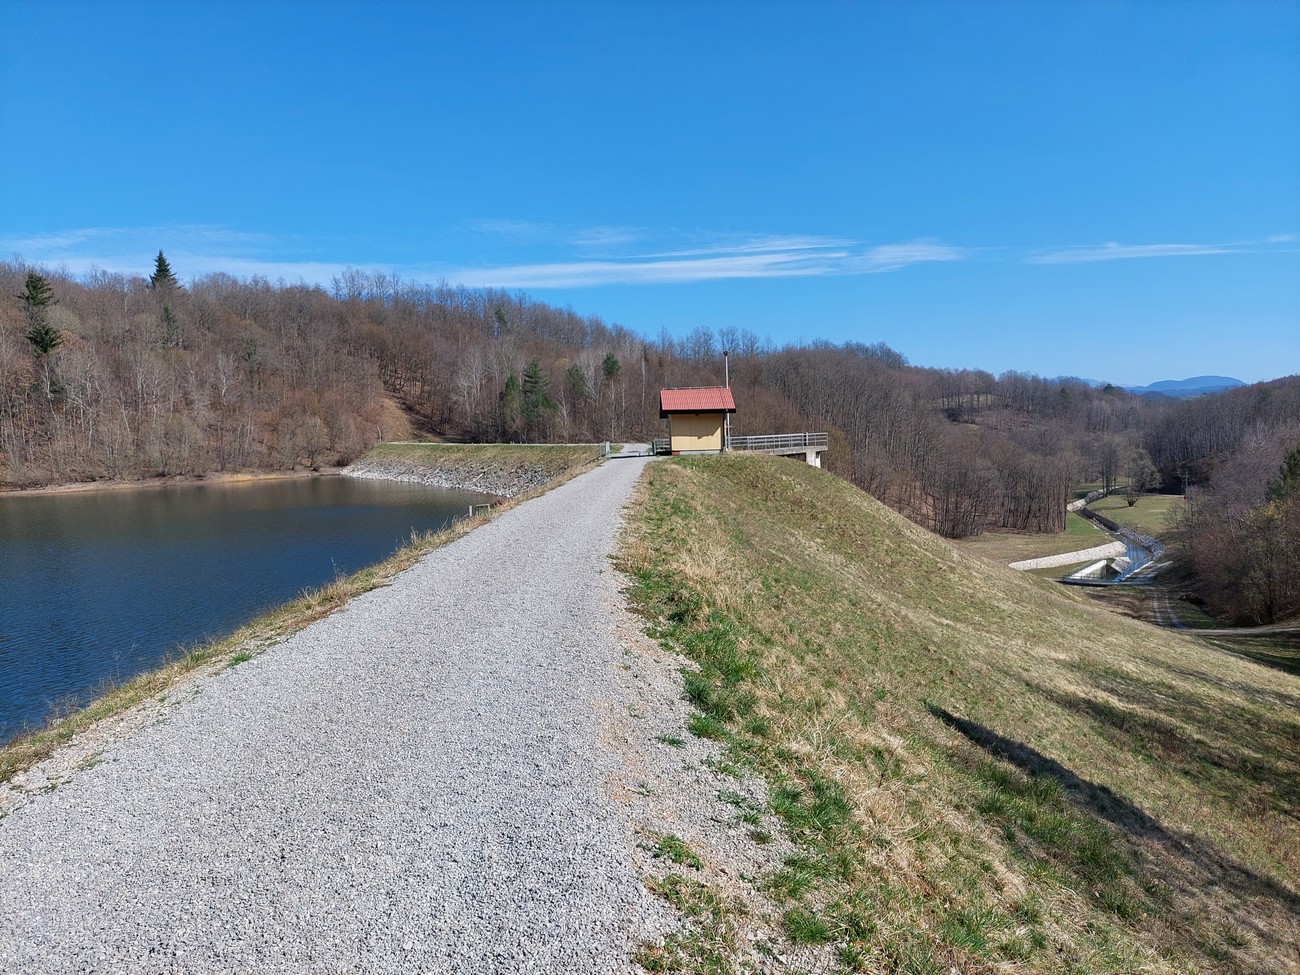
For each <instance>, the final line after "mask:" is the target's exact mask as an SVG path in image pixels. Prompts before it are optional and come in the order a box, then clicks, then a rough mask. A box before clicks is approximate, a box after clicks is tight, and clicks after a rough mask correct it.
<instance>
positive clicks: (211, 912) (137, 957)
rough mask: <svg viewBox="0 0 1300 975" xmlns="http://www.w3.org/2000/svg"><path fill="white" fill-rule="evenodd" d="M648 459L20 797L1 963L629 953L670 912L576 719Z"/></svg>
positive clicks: (563, 961)
mask: <svg viewBox="0 0 1300 975" xmlns="http://www.w3.org/2000/svg"><path fill="white" fill-rule="evenodd" d="M645 463H647V461H644V460H640V459H625V460H618V461H613V462H610V463H606V464H604V465H602V466H601V467H599V468H597V469H596V470H595V471H592V472H591V473H589V474H586V475H584V476H582V477H580V478H578V479H575V480H574V481H571V482H569V483H568V484H566V485H564V486H562V487H560V488H557V489H556V490H554V491H552V492H550V493H549V494H547V495H544V496H543V497H541V498H539V499H537V500H534V501H531V502H529V503H527V504H525V505H522V506H521V507H519V508H517V509H515V510H513V511H511V512H507V513H505V514H503V515H501V516H500V517H499V518H497V519H495V520H494V521H493V522H492V523H490V524H488V525H486V526H484V527H482V528H479V529H477V530H476V531H473V532H471V533H470V534H468V535H467V536H465V537H464V538H462V539H460V540H458V541H457V542H455V543H453V544H451V545H449V546H448V547H446V548H444V549H442V550H440V551H438V552H435V553H433V554H432V555H430V556H429V557H427V558H426V559H425V560H424V561H422V562H421V563H420V564H419V565H418V566H416V567H415V568H413V569H411V570H409V571H407V572H405V573H403V574H402V575H401V576H399V577H398V578H397V579H396V580H395V582H394V583H393V584H392V585H391V586H389V587H387V588H384V589H379V590H376V591H374V592H371V593H368V594H366V595H364V596H362V597H359V598H358V599H356V600H354V601H352V602H351V603H349V604H348V605H347V606H346V607H345V608H344V609H343V610H341V611H339V612H338V613H336V614H335V615H333V616H331V617H329V618H328V619H325V620H322V621H320V622H319V623H316V624H314V625H312V626H311V627H309V628H307V629H305V630H303V631H301V632H300V633H298V634H296V635H295V636H293V637H290V638H289V639H287V640H286V641H285V642H284V643H282V644H280V645H278V646H276V647H274V648H272V649H271V650H269V651H267V652H266V653H265V654H263V655H261V656H259V657H256V658H254V659H253V660H251V661H248V662H246V663H243V664H240V665H238V666H236V667H234V668H232V669H231V670H229V671H227V672H225V673H223V674H222V675H220V676H218V677H216V678H213V679H211V680H210V681H209V682H208V683H207V684H205V685H204V686H203V687H202V690H201V691H200V693H198V694H197V695H196V696H195V697H194V698H193V699H192V700H190V701H188V702H186V703H185V704H183V705H181V706H180V707H179V708H178V709H177V710H175V711H174V712H173V713H172V714H171V716H170V717H169V718H167V719H166V720H165V721H163V722H162V723H160V724H156V725H153V726H150V727H147V728H145V729H143V730H142V731H140V732H139V733H138V734H136V735H134V736H133V737H132V738H130V739H129V740H127V741H126V742H124V743H122V744H120V745H118V746H116V747H115V748H113V749H111V750H110V751H109V752H108V753H107V754H106V755H105V756H104V760H103V761H102V763H100V764H98V765H96V766H95V767H93V768H90V769H88V770H86V771H84V772H82V773H79V774H78V775H77V776H75V777H74V778H73V779H72V781H70V782H69V783H67V784H65V785H62V786H60V787H59V788H58V789H57V790H55V791H52V792H48V793H46V794H43V795H40V796H37V797H34V798H32V799H30V800H28V801H27V802H26V803H25V804H23V805H21V806H19V807H18V808H16V809H15V810H14V811H13V812H11V813H10V814H9V815H8V816H7V817H6V818H5V819H4V820H3V821H0V971H4V972H72V971H78V972H81V971H94V972H133V973H134V972H171V971H186V972H260V971H275V972H312V973H323V972H352V971H361V972H404V973H405V972H458V973H459V972H496V971H500V972H506V971H521V970H538V971H563V972H614V971H624V970H628V969H629V968H630V963H629V961H628V957H629V954H630V951H631V950H632V947H633V946H635V945H636V944H637V943H639V942H640V941H641V940H642V939H643V938H645V937H648V936H653V934H654V933H655V932H661V931H662V930H664V928H665V927H666V925H667V924H668V918H667V917H666V915H665V909H664V908H663V906H662V905H661V904H660V903H659V902H658V901H656V900H654V899H653V898H651V897H650V895H649V894H647V893H646V891H645V889H644V886H643V884H642V882H641V880H640V879H639V878H638V875H637V870H636V868H635V866H634V863H633V860H634V855H636V854H635V850H636V837H635V835H634V833H633V829H632V826H631V824H630V822H629V818H628V814H627V811H626V810H625V809H623V808H620V806H619V804H618V802H617V801H616V800H615V799H614V798H612V797H611V794H610V793H611V789H610V783H611V782H612V781H614V780H617V779H620V778H622V779H626V777H627V775H628V769H627V767H626V765H625V759H624V758H623V757H621V756H620V755H619V754H618V753H617V750H616V749H614V748H611V747H610V745H609V737H610V735H609V730H608V725H607V724H606V725H605V726H604V728H603V730H602V720H601V718H600V717H599V714H600V713H602V712H607V711H609V710H610V708H611V703H610V702H611V694H612V692H611V690H610V688H611V687H614V686H615V685H617V684H618V683H619V681H623V682H624V683H626V680H627V678H626V675H625V673H624V672H625V671H627V670H629V669H631V667H630V665H629V664H628V663H627V662H626V659H625V658H626V657H627V656H628V655H629V653H630V651H628V650H627V648H626V647H625V646H624V645H623V644H621V643H620V642H619V641H618V639H617V638H616V635H615V634H614V633H613V631H612V625H613V624H612V623H611V619H610V610H611V607H613V606H616V605H618V604H620V603H621V601H622V600H621V597H620V596H619V593H618V591H617V586H618V577H617V575H616V573H615V572H614V571H613V569H612V568H611V566H610V564H609V562H608V558H607V555H608V553H609V551H610V550H611V548H612V546H613V543H614V540H615V534H616V531H617V527H618V523H619V518H620V510H621V507H622V505H623V504H624V502H625V500H626V499H627V497H628V495H629V493H630V491H631V489H632V487H633V485H634V483H635V481H636V479H637V477H638V476H639V475H640V473H641V471H642V469H643V467H644V465H645ZM620 625H623V626H626V621H623V622H622V623H621V624H620ZM666 673H670V674H671V670H668V671H666ZM615 708H617V705H616V706H615ZM624 710H627V709H626V708H625V709H624ZM674 720H678V721H680V715H678V716H677V717H676V718H675V719H674ZM638 774H639V773H638Z"/></svg>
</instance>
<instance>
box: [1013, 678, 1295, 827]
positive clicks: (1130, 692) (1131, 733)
mask: <svg viewBox="0 0 1300 975" xmlns="http://www.w3.org/2000/svg"><path fill="white" fill-rule="evenodd" d="M1027 683H1028V682H1027ZM1028 686H1029V687H1030V688H1032V689H1033V690H1035V691H1037V692H1038V693H1039V694H1041V695H1042V696H1043V697H1045V698H1046V699H1047V700H1049V701H1052V702H1053V703H1054V704H1057V705H1059V706H1060V707H1062V708H1065V709H1066V710H1068V711H1073V712H1074V713H1076V714H1081V715H1083V716H1084V717H1086V718H1089V719H1090V720H1091V721H1092V722H1093V723H1094V724H1095V725H1096V727H1097V729H1098V731H1099V732H1100V733H1101V734H1102V735H1103V736H1104V737H1105V738H1107V739H1108V740H1109V741H1111V743H1112V744H1114V745H1116V747H1119V748H1123V749H1127V748H1130V747H1132V744H1133V743H1134V742H1135V741H1138V742H1141V743H1142V744H1143V745H1144V746H1145V747H1146V748H1148V749H1150V750H1151V751H1152V752H1153V753H1154V754H1155V755H1156V756H1157V757H1158V758H1159V759H1160V761H1162V762H1165V763H1168V764H1169V765H1170V766H1173V767H1175V768H1177V769H1178V770H1179V771H1180V772H1181V773H1182V774H1184V775H1185V776H1187V777H1188V778H1189V779H1192V780H1193V781H1195V782H1197V783H1198V784H1199V785H1200V786H1202V787H1203V788H1206V789H1208V790H1211V791H1213V792H1215V793H1216V794H1218V795H1219V796H1221V797H1223V798H1226V799H1228V800H1230V801H1231V800H1233V799H1234V798H1235V799H1237V800H1238V801H1247V802H1249V803H1250V804H1252V805H1257V806H1259V807H1260V808H1265V807H1271V808H1272V809H1273V810H1274V811H1275V812H1277V813H1278V814H1279V815H1282V816H1292V817H1294V816H1295V815H1296V809H1297V807H1298V806H1300V777H1297V776H1296V774H1295V769H1296V759H1295V755H1296V753H1295V752H1290V751H1287V746H1288V745H1290V744H1292V743H1294V742H1295V741H1296V737H1295V734H1294V732H1293V729H1291V728H1289V727H1283V726H1282V725H1280V724H1277V723H1275V722H1270V721H1267V720H1266V719H1264V718H1262V717H1260V716H1258V715H1255V716H1252V721H1251V722H1250V725H1249V726H1248V727H1239V728H1237V729H1236V732H1237V733H1236V735H1235V736H1234V735H1232V734H1230V733H1228V731H1229V729H1223V728H1221V727H1219V722H1220V721H1221V720H1222V716H1221V715H1219V714H1214V713H1204V714H1202V713H1201V712H1203V711H1207V710H1208V709H1206V707H1205V702H1204V701H1202V700H1198V699H1196V698H1194V697H1191V696H1190V695H1188V696H1176V689H1175V688H1169V689H1168V697H1167V698H1165V699H1161V697H1160V694H1159V693H1157V692H1155V691H1153V690H1152V689H1150V688H1141V687H1130V686H1106V685H1099V686H1101V689H1102V690H1104V691H1106V692H1107V693H1109V694H1112V695H1113V696H1114V697H1116V698H1118V699H1120V700H1121V701H1124V702H1126V703H1130V704H1132V705H1134V706H1135V707H1137V708H1141V709H1143V710H1141V711H1138V710H1131V709H1129V708H1125V707H1120V706H1117V705H1115V704H1112V703H1111V702H1109V701H1104V700H1098V699H1096V698H1091V697H1086V696H1084V695H1081V694H1068V693H1064V692H1061V691H1057V690H1053V689H1051V688H1047V687H1041V686H1039V685H1036V684H1032V683H1028ZM1170 700H1178V702H1179V712H1180V713H1181V714H1185V715H1187V716H1188V723H1189V724H1190V726H1191V727H1193V728H1202V729H1210V730H1211V731H1212V732H1213V733H1214V737H1218V738H1220V739H1221V741H1224V742H1229V741H1231V742H1233V746H1228V745H1225V744H1217V743H1215V742H1214V741H1211V740H1209V739H1208V738H1205V737H1202V736H1200V735H1198V734H1195V733H1193V732H1189V731H1188V730H1186V729H1185V728H1184V727H1183V726H1181V725H1179V724H1178V723H1176V722H1174V721H1170V720H1169V719H1167V718H1164V717H1162V716H1161V715H1162V713H1163V712H1164V710H1165V708H1166V707H1167V706H1168V703H1169V701H1170ZM1287 731H1292V733H1291V734H1289V735H1288V734H1286V732H1287ZM1279 743H1282V744H1279ZM1243 784H1244V785H1252V784H1253V785H1255V786H1258V792H1257V793H1255V794H1253V795H1250V796H1243V795H1242V794H1241V787H1242V786H1243Z"/></svg>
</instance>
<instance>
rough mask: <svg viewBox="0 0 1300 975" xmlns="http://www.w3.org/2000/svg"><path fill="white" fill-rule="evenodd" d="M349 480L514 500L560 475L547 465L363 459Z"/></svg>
mask: <svg viewBox="0 0 1300 975" xmlns="http://www.w3.org/2000/svg"><path fill="white" fill-rule="evenodd" d="M342 473H343V475H344V476H345V477H363V478H368V479H370V480H379V481H407V482H410V483H414V484H427V485H429V486H430V487H441V488H451V489H453V490H458V491H477V492H479V493H480V494H494V495H496V496H497V497H501V498H513V497H516V496H517V495H520V494H524V493H525V492H528V491H532V490H533V489H535V488H539V487H543V486H544V485H546V484H549V483H550V482H551V481H552V480H554V479H555V478H556V477H557V476H558V475H559V473H560V472H558V471H555V470H552V469H548V468H547V466H546V465H544V464H519V465H516V466H501V465H498V464H492V463H486V462H483V463H475V462H473V461H462V462H459V463H456V464H446V465H442V464H439V463H438V462H437V461H436V460H432V459H431V460H430V461H428V462H425V461H421V460H419V459H414V458H410V457H363V458H361V460H358V461H357V462H356V463H354V464H352V465H351V466H350V467H346V468H344V470H343V472H342Z"/></svg>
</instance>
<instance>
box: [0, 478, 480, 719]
mask: <svg viewBox="0 0 1300 975" xmlns="http://www.w3.org/2000/svg"><path fill="white" fill-rule="evenodd" d="M485 500H488V499H486V498H484V497H483V496H482V495H477V494H470V493H466V492H460V491H443V490H439V489H436V488H427V487H424V486H422V485H414V484H398V483H392V482H385V481H369V480H359V479H353V478H343V477H323V478H303V479H291V480H279V481H261V482H254V483H244V484H226V485H220V484H211V485H199V486H172V487H164V488H153V489H142V490H130V491H111V492H94V493H78V494H64V495H52V496H40V497H23V496H6V497H0V741H4V740H7V739H8V738H10V737H12V736H13V735H14V734H15V733H16V732H17V731H19V730H21V729H22V728H23V727H24V726H35V725H39V724H41V723H42V722H44V721H45V719H46V717H47V716H48V714H49V712H50V710H51V708H52V707H55V706H66V705H68V704H70V703H72V702H73V701H84V700H85V699H86V698H87V697H88V696H90V694H91V693H92V692H93V691H94V690H95V689H96V688H97V687H99V686H101V685H102V684H103V682H105V681H112V680H119V679H122V678H125V677H129V676H132V675H134V674H137V673H139V672H140V671H142V670H145V669H148V668H149V667H152V666H155V665H157V664H158V663H159V662H160V661H162V660H163V659H164V658H165V657H166V656H167V655H168V654H170V653H173V652H175V650H176V648H177V647H178V646H182V645H187V644H193V643H195V642H198V641H201V640H205V639H210V638H214V637H219V636H223V635H225V634H226V633H229V632H231V631H233V630H235V629H237V628H238V627H239V626H240V625H241V624H243V623H245V622H247V621H248V620H249V619H251V618H253V617H254V616H256V615H258V614H259V613H260V612H263V611H264V610H266V609H269V608H270V607H272V606H275V605H278V604H279V603H283V602H285V601H286V600H289V599H292V598H293V597H295V596H297V595H298V594H299V593H300V592H301V591H302V590H303V589H307V588H311V587H315V586H319V585H322V584H323V583H325V582H328V581H329V580H330V579H332V578H333V577H334V576H335V575H336V574H347V573H350V572H355V571H356V570H358V569H361V568H364V567H365V566H367V565H370V564H373V563H374V562H377V561H379V560H381V559H383V558H384V557H386V556H387V555H389V554H391V553H392V552H393V551H395V550H396V549H397V548H398V547H399V545H401V544H402V543H403V542H405V541H406V540H407V539H409V538H410V535H411V532H412V531H424V530H426V529H437V528H441V527H442V526H444V525H445V524H446V523H447V522H448V521H450V520H451V519H453V518H455V517H456V516H458V515H460V514H463V513H464V512H465V511H466V509H467V508H468V506H469V505H470V504H471V503H474V502H482V501H485Z"/></svg>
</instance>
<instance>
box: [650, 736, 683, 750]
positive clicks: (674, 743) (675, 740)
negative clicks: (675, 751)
mask: <svg viewBox="0 0 1300 975" xmlns="http://www.w3.org/2000/svg"><path fill="white" fill-rule="evenodd" d="M655 741H657V742H659V743H660V744H661V745H667V746H668V747H669V748H685V747H686V739H685V738H683V737H682V736H681V735H668V734H663V735H656V736H655Z"/></svg>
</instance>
